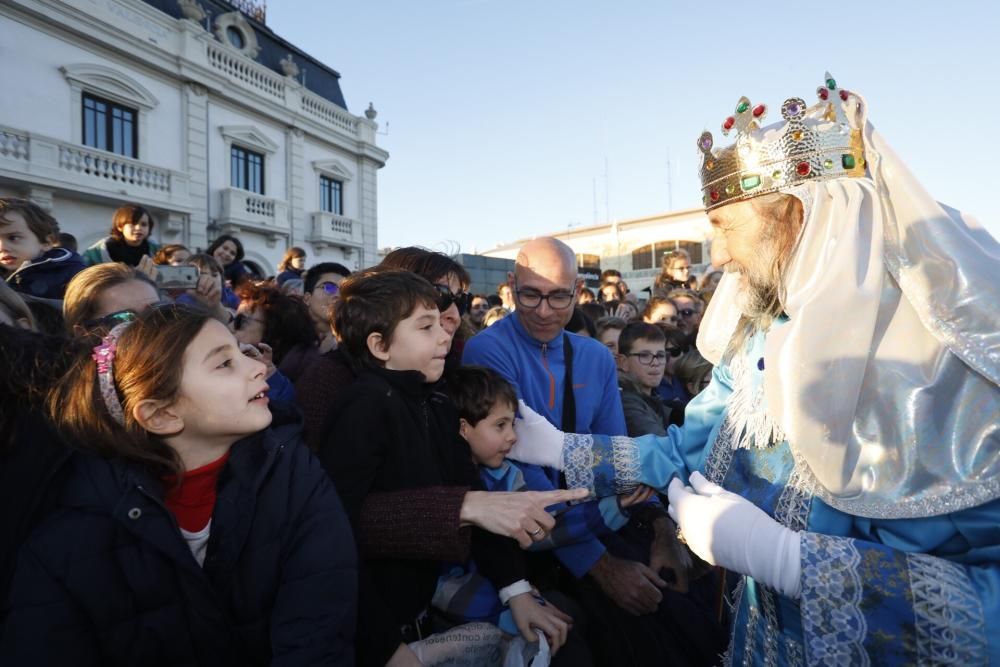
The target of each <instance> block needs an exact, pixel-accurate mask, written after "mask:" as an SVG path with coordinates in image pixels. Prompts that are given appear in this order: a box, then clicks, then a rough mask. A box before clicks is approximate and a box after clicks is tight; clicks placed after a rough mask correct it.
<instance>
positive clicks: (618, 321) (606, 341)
mask: <svg viewBox="0 0 1000 667" xmlns="http://www.w3.org/2000/svg"><path fill="white" fill-rule="evenodd" d="M626 324H628V323H627V322H626V321H625V320H623V319H622V318H620V317H602V318H601V319H599V320H597V322H595V323H594V328H596V329H597V340H599V341H601V343H602V344H603V345H604V347H606V348H608V350H610V351H611V354H612V355H614V357H615V358H616V359H617V358H618V338H619V337H620V336H621V335H622V329H624V328H625V325H626Z"/></svg>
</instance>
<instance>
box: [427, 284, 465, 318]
mask: <svg viewBox="0 0 1000 667" xmlns="http://www.w3.org/2000/svg"><path fill="white" fill-rule="evenodd" d="M434 287H435V288H436V289H437V291H438V297H437V307H438V310H440V311H441V312H442V313H443V312H444V311H446V310H448V309H449V308H451V304H455V306H456V307H457V308H458V314H459V315H465V313H467V312H468V310H469V304H470V303H471V302H472V295H471V294H470V293H468V292H458V293H455V292H452V291H451V288H450V287H448V286H447V285H434Z"/></svg>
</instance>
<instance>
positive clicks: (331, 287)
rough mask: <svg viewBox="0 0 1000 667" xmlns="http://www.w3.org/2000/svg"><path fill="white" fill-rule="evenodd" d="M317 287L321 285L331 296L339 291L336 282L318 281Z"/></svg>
mask: <svg viewBox="0 0 1000 667" xmlns="http://www.w3.org/2000/svg"><path fill="white" fill-rule="evenodd" d="M318 287H322V288H323V291H324V292H326V293H327V294H329V295H330V296H333V295H334V294H336V293H337V292H339V291H340V287H339V286H338V285H337V283H320V284H319V285H318Z"/></svg>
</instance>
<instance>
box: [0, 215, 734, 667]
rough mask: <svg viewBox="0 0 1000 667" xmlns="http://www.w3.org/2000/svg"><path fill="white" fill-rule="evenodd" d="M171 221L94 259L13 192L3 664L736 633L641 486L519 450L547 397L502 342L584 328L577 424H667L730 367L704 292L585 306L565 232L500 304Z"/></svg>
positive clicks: (646, 653)
mask: <svg viewBox="0 0 1000 667" xmlns="http://www.w3.org/2000/svg"><path fill="white" fill-rule="evenodd" d="M154 229H155V220H154V218H153V216H152V215H150V213H149V212H148V211H146V210H145V209H144V208H142V207H141V206H136V205H126V206H122V207H121V208H120V209H118V210H117V211H116V212H115V214H114V216H113V219H112V223H111V231H110V234H109V235H108V237H107V238H104V239H102V240H100V241H99V242H97V243H95V244H94V245H92V246H91V247H90V248H89V249H87V251H86V252H85V253H84V254H83V255H82V256H81V255H79V254H77V252H76V250H75V248H74V247H73V242H74V240H73V239H72V238H68V235H65V234H61V233H60V230H59V226H58V222H57V221H56V220H55V219H54V218H53V217H52V216H51V215H50V214H48V213H47V212H46V211H44V210H43V209H42V208H40V207H39V206H37V205H36V204H34V203H32V202H30V201H27V200H22V199H16V198H3V199H0V262H2V264H3V268H4V272H5V274H6V281H5V283H4V284H3V286H2V288H0V290H2V291H0V293H2V294H3V301H2V303H3V308H2V312H3V317H4V320H3V324H4V326H3V327H2V337H3V350H4V352H3V355H4V357H5V362H6V364H7V368H8V371H9V372H8V373H7V380H6V382H5V385H6V386H5V393H4V396H3V401H4V410H3V415H4V416H3V426H4V443H3V447H4V452H3V455H4V461H5V465H4V466H3V470H4V472H3V476H4V479H5V483H4V484H2V485H0V486H2V488H4V491H5V493H7V494H8V496H7V498H8V500H9V502H7V503H4V506H5V510H4V514H5V516H4V519H5V524H4V525H5V528H6V530H5V531H4V534H5V547H4V550H3V560H4V567H3V569H2V571H3V572H4V578H3V582H2V584H3V585H2V588H0V594H2V596H3V598H4V599H6V600H8V603H7V605H6V606H5V608H4V612H3V614H4V615H3V622H4V630H3V640H2V642H0V657H2V658H3V659H4V661H6V660H7V659H10V660H12V661H13V662H14V663H16V662H17V661H18V660H20V659H23V660H30V661H32V662H33V663H36V664H57V663H63V662H65V663H66V664H69V663H72V664H88V663H91V662H92V663H94V664H117V663H119V662H121V663H122V664H126V663H127V664H140V663H141V664H165V663H164V661H166V662H167V663H171V664H172V663H173V662H182V663H183V662H185V661H192V662H197V663H199V664H207V663H208V662H218V663H220V664H230V663H232V664H263V663H266V662H269V661H272V662H275V663H284V664H353V663H354V662H357V663H358V664H372V665H385V664H390V665H397V664H399V665H407V664H421V663H423V664H435V663H440V662H442V661H443V660H447V659H448V656H452V657H453V656H454V655H461V654H463V652H464V655H465V656H466V658H467V659H468V656H470V655H471V656H475V659H474V660H472V662H470V663H469V664H489V662H490V660H495V659H496V658H498V656H501V655H504V654H505V653H511V652H517V651H522V650H526V651H529V653H530V651H531V650H535V651H537V650H539V649H538V648H537V646H538V637H539V635H543V636H544V637H545V638H546V640H545V642H546V644H547V646H548V650H549V651H550V657H551V659H552V661H553V663H555V664H568V665H586V664H622V660H623V659H624V660H625V661H626V662H628V663H629V664H665V663H667V662H670V663H676V662H682V663H685V664H711V663H712V662H713V660H714V658H715V657H716V656H717V655H718V654H719V653H720V652H721V651H722V650H723V649H724V631H723V622H724V618H723V617H721V616H720V611H719V599H718V591H719V586H720V582H719V580H718V575H717V574H716V573H713V572H711V571H710V569H709V568H705V574H704V576H703V577H701V578H699V579H698V581H697V582H695V581H689V579H688V577H689V572H688V569H687V568H686V567H685V566H684V565H683V564H686V563H688V562H689V561H690V559H691V557H690V555H689V554H688V553H687V552H686V551H685V550H684V548H683V547H682V545H680V544H679V543H678V542H677V540H676V536H675V532H676V527H675V526H674V525H673V523H672V522H671V520H670V519H669V517H668V516H667V513H666V510H665V509H664V506H663V503H662V502H661V501H660V500H659V499H658V498H657V497H656V496H655V494H653V493H652V491H651V490H649V489H643V490H640V491H635V490H628V491H627V492H623V493H621V494H612V495H610V496H608V497H605V498H601V499H595V500H589V501H586V502H581V501H583V500H584V496H585V495H586V494H581V493H580V492H578V491H577V492H573V491H566V490H562V488H563V487H564V486H565V484H564V483H562V482H561V480H560V479H559V476H558V475H557V474H555V475H554V474H553V472H552V470H551V469H546V468H543V467H539V466H530V465H523V464H518V463H516V462H513V461H510V460H508V459H507V456H506V454H507V453H508V452H509V451H510V448H511V445H512V444H513V443H514V442H515V441H516V439H517V434H516V431H515V427H514V421H515V414H516V413H517V412H518V409H519V408H518V400H519V398H520V399H523V400H529V401H530V400H533V397H535V396H539V397H541V396H542V395H543V394H546V393H547V392H549V390H550V387H549V382H548V380H545V379H539V378H533V377H528V376H525V377H519V376H518V372H517V370H516V369H514V368H512V367H507V366H505V365H504V363H503V362H502V361H497V360H493V359H490V358H489V357H490V356H491V355H494V354H497V353H500V352H501V351H502V350H503V349H505V348H508V347H509V344H508V342H506V341H504V340H503V339H502V337H503V335H504V334H503V333H502V330H503V329H504V328H505V327H507V328H508V329H515V330H516V331H518V332H522V333H523V332H530V335H531V336H539V337H541V338H539V339H538V340H543V339H545V337H550V338H551V337H558V336H565V339H566V340H567V341H571V342H569V343H567V345H568V346H569V347H568V348H566V349H565V350H564V349H563V348H562V347H554V348H553V350H552V353H553V357H552V359H551V360H550V363H551V364H553V365H556V364H560V363H564V361H565V360H564V358H562V357H561V355H562V354H564V353H565V352H566V351H567V350H569V351H571V354H573V356H575V359H574V361H573V364H574V369H573V373H574V380H573V383H574V384H573V386H576V385H575V383H580V384H581V385H583V384H588V383H590V384H592V385H593V386H594V388H595V391H592V392H585V393H584V392H581V393H580V395H579V396H578V398H577V399H576V401H575V402H576V405H575V407H574V408H573V411H574V412H575V414H576V415H577V417H576V419H575V420H574V421H573V422H572V427H573V428H574V429H576V430H589V429H591V428H593V429H596V430H595V432H601V433H610V434H621V435H625V434H626V433H628V434H630V435H640V434H643V433H659V434H663V433H665V432H666V429H667V427H668V426H669V425H670V424H672V423H675V424H677V423H683V415H684V411H683V406H684V404H685V403H686V402H687V401H688V400H690V399H691V397H692V396H694V395H695V394H697V393H698V392H699V391H700V389H701V386H702V385H701V382H702V378H704V376H705V374H706V373H710V372H711V366H710V365H708V364H707V362H705V361H704V359H702V358H701V357H700V355H698V353H697V351H696V349H695V347H694V336H695V335H696V334H697V329H698V324H699V321H700V317H701V313H703V311H704V307H705V302H706V300H707V299H706V297H708V296H710V295H708V294H704V293H703V292H701V291H699V290H697V289H691V286H694V281H688V280H686V279H685V280H684V281H682V282H683V283H684V287H674V286H672V285H671V286H670V289H669V290H666V287H661V286H657V288H656V291H655V293H654V295H653V296H652V298H649V299H648V300H639V299H637V298H636V295H635V294H633V293H631V292H630V291H629V289H628V286H627V284H626V283H625V282H624V281H623V280H622V278H621V275H620V274H618V273H617V272H615V271H608V272H605V274H604V275H603V276H602V289H601V290H600V292H601V293H602V295H603V294H604V293H605V290H604V289H603V287H607V286H611V287H612V288H613V289H614V292H615V298H609V299H607V300H604V299H603V297H602V298H601V299H600V300H599V301H598V302H596V303H589V304H588V303H587V298H586V297H587V294H588V291H587V290H586V288H585V287H584V286H583V285H582V282H580V281H578V280H577V278H576V267H575V265H572V264H571V263H570V262H571V260H572V258H573V255H572V252H571V251H569V249H568V248H567V247H566V246H564V245H563V244H561V243H559V242H557V241H554V240H551V239H546V240H544V241H541V242H538V243H536V244H534V246H537V247H535V250H532V247H527V248H526V249H525V253H527V254H525V255H524V258H522V259H521V260H519V261H518V264H517V268H516V270H515V272H513V273H512V275H511V280H510V282H509V283H505V284H504V285H501V286H500V289H498V290H497V293H496V294H493V295H482V294H471V293H469V291H468V288H469V282H470V278H469V275H468V273H467V272H466V271H465V269H464V268H463V267H462V266H461V265H460V264H458V263H457V262H456V261H454V260H453V259H451V258H450V257H447V256H445V255H443V254H441V253H436V252H431V251H428V250H424V249H421V248H415V247H410V248H401V249H398V250H396V251H394V252H392V253H390V254H389V255H387V256H386V257H385V258H384V260H383V261H382V262H381V263H380V264H379V265H378V266H376V267H372V268H370V269H365V270H362V271H359V272H351V271H350V270H349V269H347V268H346V267H344V266H343V265H341V264H337V263H332V262H321V263H316V264H312V265H310V264H309V263H308V257H307V255H306V252H305V251H304V250H303V249H301V248H298V247H292V248H290V249H289V250H288V251H287V253H286V254H285V256H284V257H283V259H282V260H281V262H280V264H279V265H278V266H277V267H276V275H275V276H273V277H271V278H268V279H265V280H259V279H256V278H254V277H253V276H252V275H251V274H250V272H248V271H247V270H246V268H245V267H243V266H242V265H241V259H242V257H243V246H242V243H241V242H240V240H239V238H237V237H236V236H232V235H224V236H220V237H219V238H217V239H215V240H214V241H213V242H212V243H211V245H210V246H209V247H208V248H207V249H205V250H204V251H202V250H201V249H198V248H188V247H185V246H183V245H180V244H166V245H162V246H160V245H157V244H156V243H154V242H153V241H152V240H151V239H150V235H151V233H152V232H153V230H154ZM529 257H533V258H534V259H530V261H529V259H526V258H529ZM675 260H681V261H683V262H684V263H685V264H687V265H689V264H690V262H689V260H688V258H687V256H686V255H685V254H684V253H683V251H678V252H677V253H672V254H671V255H669V256H667V258H666V259H665V263H664V266H665V267H667V268H670V265H671V263H672V262H674V261H675ZM165 267H191V268H193V269H195V274H194V275H195V276H196V279H195V281H194V282H193V283H192V284H191V285H189V286H185V287H178V286H177V285H174V284H168V283H165V282H164V280H163V278H164V275H168V274H169V273H170V269H167V268H165ZM665 271H666V269H665ZM522 274H523V275H522ZM549 279H555V280H557V281H558V282H559V284H560V285H561V286H562V287H561V289H560V291H556V292H551V291H550V292H549V293H547V294H546V293H544V292H543V291H539V290H541V289H542V287H544V285H542V284H541V283H538V281H539V280H542V282H544V281H546V280H549ZM536 283H537V284H536ZM664 290H666V291H664ZM647 301H648V303H647ZM513 313H517V314H518V315H517V316H513V317H512V316H511V315H512V314H513ZM640 313H641V314H640ZM517 323H520V326H517ZM510 325H514V326H513V327H511V326H510ZM507 335H510V332H508V334H507ZM498 336H500V337H499V338H498ZM491 337H492V338H491ZM585 338H592V339H593V340H584V339H585ZM577 348H579V349H577ZM685 369H687V370H685ZM560 384H562V383H561V382H560ZM565 386H570V385H565ZM570 393H571V394H572V393H573V392H572V391H571V392H570ZM584 394H587V395H584ZM558 398H559V399H563V398H564V396H560V397H558ZM539 401H540V402H539V403H537V405H536V408H537V409H539V410H543V409H545V407H546V406H545V404H544V400H541V399H539ZM560 409H561V408H560ZM598 413H599V414H598ZM546 508H548V511H546ZM470 624H474V625H470ZM475 624H477V625H475ZM483 624H488V625H483ZM469 628H472V629H475V630H476V631H475V632H474V633H473V632H471V631H469V630H468V629H469ZM484 628H487V629H486V630H484ZM583 628H589V630H587V631H586V632H584V630H583ZM448 633H451V634H448ZM440 637H447V638H449V639H448V640H447V641H445V640H441V639H440ZM470 637H475V639H470ZM532 647H536V648H534V649H532ZM477 651H478V653H477ZM483 656H487V657H483ZM489 656H491V657H489ZM497 664H499V663H497Z"/></svg>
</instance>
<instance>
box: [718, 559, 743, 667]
mask: <svg viewBox="0 0 1000 667" xmlns="http://www.w3.org/2000/svg"><path fill="white" fill-rule="evenodd" d="M746 583H747V578H746V577H740V580H739V581H738V582H736V588H734V589H733V593H732V597H731V599H730V596H729V595H725V596H724V597H723V598H722V599H723V600H724V601H725V603H726V606H727V607H729V616H730V618H732V619H733V627H731V628H730V630H729V646H728V647H727V648H726V652H725V653H723V654H722V655H721V656H720V662H719V664H720V665H724V666H725V667H729V666H730V665H732V664H733V655H734V654H735V645H736V620H737V616H738V613H737V609H739V606H740V603H741V602H742V601H743V589H744V588H745V587H746Z"/></svg>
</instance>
